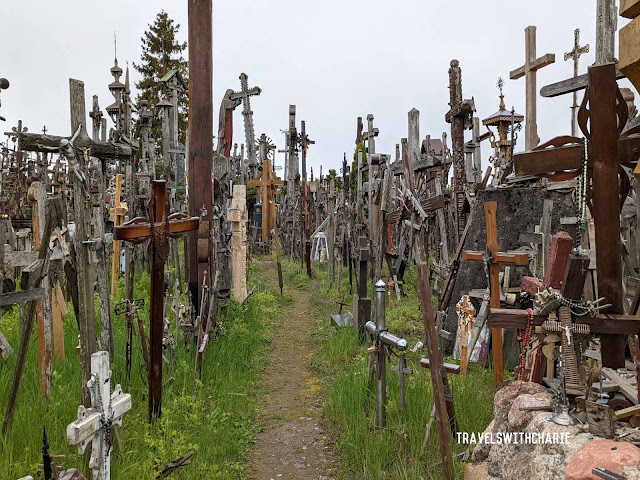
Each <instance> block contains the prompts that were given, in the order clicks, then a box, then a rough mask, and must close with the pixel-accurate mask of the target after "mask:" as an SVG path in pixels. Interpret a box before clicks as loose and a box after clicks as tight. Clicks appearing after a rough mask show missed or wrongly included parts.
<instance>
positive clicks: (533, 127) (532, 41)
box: [509, 25, 556, 150]
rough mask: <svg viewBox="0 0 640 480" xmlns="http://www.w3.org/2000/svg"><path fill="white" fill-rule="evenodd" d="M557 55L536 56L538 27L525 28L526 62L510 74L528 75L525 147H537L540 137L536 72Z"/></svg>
mask: <svg viewBox="0 0 640 480" xmlns="http://www.w3.org/2000/svg"><path fill="white" fill-rule="evenodd" d="M555 61H556V56H555V55H554V54H553V53H547V54H546V55H543V56H542V57H540V58H536V27H535V26H533V25H532V26H529V27H527V28H526V29H525V62H524V65H523V66H522V67H520V68H517V69H515V70H513V71H512V72H511V73H510V74H509V78H511V80H517V79H518V78H521V77H526V84H527V85H526V89H527V90H526V92H527V111H526V121H527V124H526V127H525V148H526V149H527V150H531V149H532V148H535V147H536V146H537V145H538V143H540V139H539V138H538V124H537V112H536V104H537V102H536V99H537V95H538V92H537V86H536V77H537V74H536V72H537V71H538V70H540V69H541V68H544V67H546V66H547V65H551V64H552V63H555Z"/></svg>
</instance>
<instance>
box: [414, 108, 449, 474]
mask: <svg viewBox="0 0 640 480" xmlns="http://www.w3.org/2000/svg"><path fill="white" fill-rule="evenodd" d="M412 112H413V110H412ZM416 112H417V110H416ZM413 116H417V115H416V114H415V113H414V114H413ZM409 118H410V120H409V122H411V118H412V114H411V113H410V117H409ZM410 124H411V123H410ZM412 160H413V159H412V155H411V154H409V155H407V157H405V158H404V159H403V161H404V174H405V177H406V178H407V181H408V183H409V189H410V190H411V191H413V190H414V188H415V178H414V171H413V162H412ZM416 265H417V268H418V285H419V288H420V301H421V304H422V318H423V322H424V327H425V335H426V340H427V342H426V343H427V350H428V351H429V359H430V360H431V365H430V370H431V383H432V386H433V398H434V407H435V416H436V421H437V423H438V435H439V437H440V455H441V456H442V468H443V470H444V477H445V479H447V480H453V478H454V477H455V471H454V469H453V457H452V455H451V432H450V429H449V425H448V421H447V407H446V405H445V398H444V385H443V383H442V372H441V367H442V356H441V354H440V350H439V347H438V336H437V333H436V322H435V315H434V313H433V304H432V302H431V285H430V282H429V272H428V268H427V259H426V252H425V248H424V235H423V234H422V232H419V234H418V243H417V255H416Z"/></svg>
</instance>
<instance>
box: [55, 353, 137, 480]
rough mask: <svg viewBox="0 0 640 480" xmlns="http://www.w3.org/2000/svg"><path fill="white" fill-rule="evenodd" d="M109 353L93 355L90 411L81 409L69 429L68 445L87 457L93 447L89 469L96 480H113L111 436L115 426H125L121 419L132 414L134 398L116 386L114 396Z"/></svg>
mask: <svg viewBox="0 0 640 480" xmlns="http://www.w3.org/2000/svg"><path fill="white" fill-rule="evenodd" d="M110 385H111V370H109V353H108V352H96V353H94V354H93V355H91V378H90V380H89V382H87V387H88V388H89V392H90V393H91V408H85V407H84V406H83V405H80V406H79V407H78V418H77V419H76V420H75V421H74V422H73V423H70V424H69V425H68V426H67V442H68V443H69V445H76V446H77V447H78V452H79V453H84V451H85V449H86V448H87V445H89V443H91V458H90V460H89V468H91V472H92V474H93V478H94V479H96V480H109V479H110V478H111V433H112V428H113V426H114V425H122V416H123V415H124V414H125V413H126V412H128V411H129V410H131V395H130V394H128V393H123V392H122V388H121V387H120V385H116V388H115V389H114V391H113V393H111V389H110V388H111V387H110Z"/></svg>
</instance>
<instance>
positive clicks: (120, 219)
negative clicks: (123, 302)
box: [111, 173, 125, 296]
mask: <svg viewBox="0 0 640 480" xmlns="http://www.w3.org/2000/svg"><path fill="white" fill-rule="evenodd" d="M123 177H124V176H123V175H122V174H121V173H119V174H117V175H116V195H115V200H114V202H113V209H112V210H111V214H112V215H113V226H114V227H119V226H120V225H122V224H123V223H124V213H125V209H124V208H123V207H122V204H121V203H120V202H121V198H122V197H121V195H122V179H123ZM119 275H120V242H119V241H117V240H114V241H113V257H112V258H111V295H113V296H115V295H116V294H117V293H118V284H117V282H118V276H119Z"/></svg>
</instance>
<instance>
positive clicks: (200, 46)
mask: <svg viewBox="0 0 640 480" xmlns="http://www.w3.org/2000/svg"><path fill="white" fill-rule="evenodd" d="M188 15H189V215H190V216H191V217H198V218H200V222H201V226H200V230H199V231H198V232H192V233H190V234H189V237H188V239H189V242H188V245H189V256H188V262H186V266H188V279H189V289H190V291H191V295H192V298H193V304H194V305H199V304H200V302H199V295H200V291H201V287H202V278H203V275H204V271H205V270H206V269H207V268H208V266H209V265H211V264H212V263H213V262H211V261H210V256H211V248H210V246H209V238H210V231H211V228H212V224H211V221H212V214H213V198H212V197H213V195H212V185H211V168H212V161H211V158H212V154H213V47H212V35H213V32H212V30H213V18H212V0H188ZM198 239H200V241H198ZM210 273H211V272H210ZM209 278H213V276H212V275H209Z"/></svg>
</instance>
